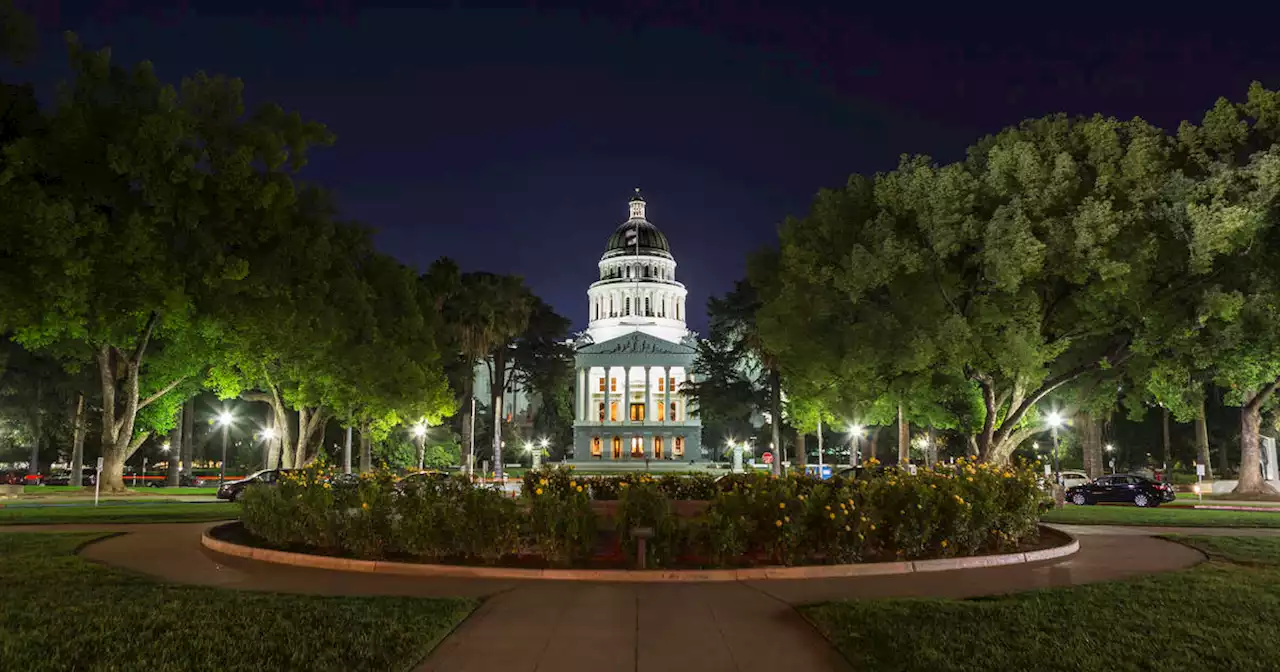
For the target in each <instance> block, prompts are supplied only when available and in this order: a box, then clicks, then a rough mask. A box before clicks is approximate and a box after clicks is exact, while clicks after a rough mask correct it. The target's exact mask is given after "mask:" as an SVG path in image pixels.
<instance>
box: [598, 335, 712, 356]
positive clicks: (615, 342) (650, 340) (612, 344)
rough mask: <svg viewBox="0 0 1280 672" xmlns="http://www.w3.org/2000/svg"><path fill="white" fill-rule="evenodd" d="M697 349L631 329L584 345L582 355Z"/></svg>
mask: <svg viewBox="0 0 1280 672" xmlns="http://www.w3.org/2000/svg"><path fill="white" fill-rule="evenodd" d="M696 353H697V350H696V349H694V348H692V347H690V346H688V345H684V344H681V343H672V342H671V341H668V340H665V339H662V338H658V337H657V336H653V335H650V334H646V333H644V332H643V331H633V332H631V333H629V334H624V335H622V336H619V337H617V338H611V339H609V340H607V341H604V342H603V343H592V344H590V345H584V346H582V348H580V349H579V350H578V354H582V355H693V354H696Z"/></svg>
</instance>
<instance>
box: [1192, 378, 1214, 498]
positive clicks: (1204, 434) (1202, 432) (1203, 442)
mask: <svg viewBox="0 0 1280 672" xmlns="http://www.w3.org/2000/svg"><path fill="white" fill-rule="evenodd" d="M1196 459H1197V460H1198V461H1199V462H1200V464H1203V465H1204V473H1205V477H1206V478H1209V479H1212V478H1213V464H1211V463H1210V460H1209V425H1208V423H1206V422H1205V417H1204V398H1203V397H1202V398H1201V399H1200V409H1199V412H1198V413H1196Z"/></svg>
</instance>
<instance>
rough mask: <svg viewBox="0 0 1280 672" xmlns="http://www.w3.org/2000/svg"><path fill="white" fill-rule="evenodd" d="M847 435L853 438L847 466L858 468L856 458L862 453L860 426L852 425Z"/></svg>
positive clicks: (861, 430) (861, 431)
mask: <svg viewBox="0 0 1280 672" xmlns="http://www.w3.org/2000/svg"><path fill="white" fill-rule="evenodd" d="M849 434H850V436H852V437H853V441H852V442H851V443H850V446H849V466H851V467H856V466H858V457H859V454H860V453H861V452H862V446H861V444H862V434H863V429H862V425H854V426H852V427H850V428H849Z"/></svg>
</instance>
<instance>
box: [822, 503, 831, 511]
mask: <svg viewBox="0 0 1280 672" xmlns="http://www.w3.org/2000/svg"><path fill="white" fill-rule="evenodd" d="M822 508H824V509H826V510H827V511H830V510H831V505H830V504H828V505H826V506H824V507H822Z"/></svg>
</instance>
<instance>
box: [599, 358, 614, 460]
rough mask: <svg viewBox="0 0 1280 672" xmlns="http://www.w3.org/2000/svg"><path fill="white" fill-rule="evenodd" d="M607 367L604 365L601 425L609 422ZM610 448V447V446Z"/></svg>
mask: <svg viewBox="0 0 1280 672" xmlns="http://www.w3.org/2000/svg"><path fill="white" fill-rule="evenodd" d="M609 380H610V379H609V367H607V366H606V367H604V419H603V420H601V421H600V424H601V425H607V424H609ZM610 448H611V449H612V447H610Z"/></svg>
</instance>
